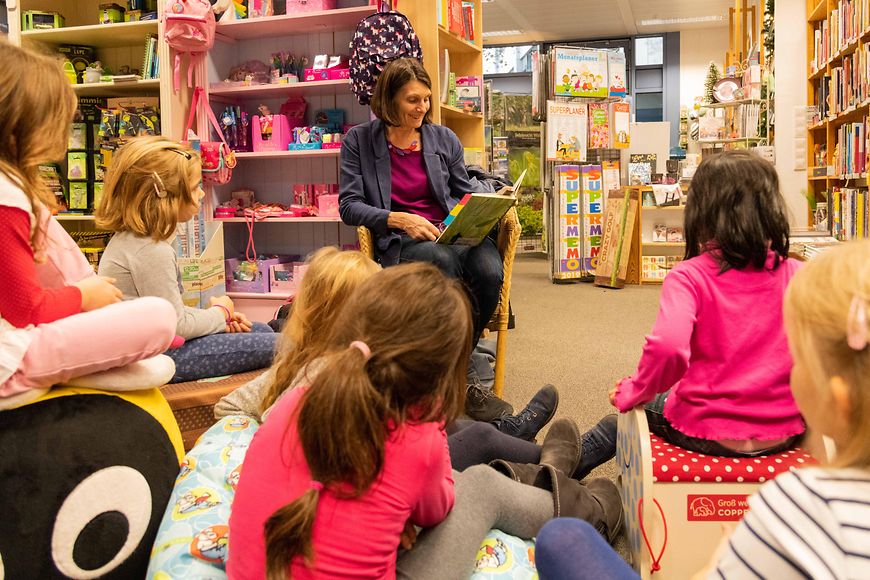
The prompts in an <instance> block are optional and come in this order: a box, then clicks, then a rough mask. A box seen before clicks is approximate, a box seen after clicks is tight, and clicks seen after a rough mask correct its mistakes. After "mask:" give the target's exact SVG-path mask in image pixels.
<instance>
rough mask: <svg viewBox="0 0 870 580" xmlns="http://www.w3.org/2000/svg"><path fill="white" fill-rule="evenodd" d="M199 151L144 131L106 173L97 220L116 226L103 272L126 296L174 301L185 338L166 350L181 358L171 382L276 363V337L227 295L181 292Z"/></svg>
mask: <svg viewBox="0 0 870 580" xmlns="http://www.w3.org/2000/svg"><path fill="white" fill-rule="evenodd" d="M200 182H201V166H200V161H199V157H198V156H197V155H196V154H195V153H194V152H193V151H190V150H189V149H187V148H185V147H183V146H182V145H180V144H179V143H176V142H174V141H170V140H169V139H165V138H163V137H141V138H138V139H133V140H131V141H130V142H129V143H127V144H126V145H124V146H123V147H122V148H121V149H120V150H119V151H118V152H117V153H116V154H115V156H114V158H113V160H112V164H111V166H110V167H109V170H108V171H107V173H106V181H105V186H104V190H103V191H104V193H103V199H102V200H101V202H100V205H99V207H98V208H97V212H96V214H97V226H98V227H101V228H104V229H107V230H111V231H114V232H116V233H115V236H114V237H113V238H112V240H111V241H110V242H109V244H108V246H107V247H106V251H105V252H104V254H103V257H102V259H101V260H100V267H99V272H100V275H102V276H110V277H112V278H115V279H116V280H117V286H118V288H120V289H121V291H122V292H123V294H124V298H125V299H132V298H138V297H141V296H159V297H161V298H165V299H166V300H168V301H169V302H171V303H172V305H173V306H174V307H175V312H176V314H177V316H178V323H177V326H176V334H178V335H179V336H181V337H183V338H184V339H185V340H186V342H185V344H184V345H183V346H181V347H180V348H177V349H173V350H170V351H167V352H166V354H167V355H169V356H170V357H172V358H173V360H175V366H176V373H175V376H174V377H173V379H172V382H181V381H192V380H197V379H201V378H207V377H215V376H222V375H228V374H233V373H241V372H245V371H250V370H255V369H259V368H265V367H268V366H269V365H270V364H271V363H272V358H273V356H274V352H275V343H276V341H277V338H278V336H277V335H276V334H274V333H272V330H271V329H270V328H269V327H268V326H267V325H265V324H252V323H251V322H250V321H249V320H248V319H247V318H246V317H245V316H244V315H243V314H242V313H240V312H235V309H234V306H233V301H232V300H231V299H230V298H228V297H227V296H220V297H213V298H212V299H211V303H212V306H211V307H210V308H205V309H203V308H192V307H190V306H186V305H185V304H184V303H183V302H182V299H181V286H180V281H179V275H178V267H177V264H176V260H175V258H176V256H175V251H174V250H173V248H172V246H171V245H170V243H169V242H170V241H171V240H172V238H174V237H175V231H176V227H177V225H178V224H179V223H180V222H185V221H187V220H189V219H191V218H192V217H193V216H194V215H196V213H197V212H198V211H199V202H200V200H201V199H202V196H203V192H202V188H201V187H200Z"/></svg>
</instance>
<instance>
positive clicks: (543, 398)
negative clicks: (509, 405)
mask: <svg viewBox="0 0 870 580" xmlns="http://www.w3.org/2000/svg"><path fill="white" fill-rule="evenodd" d="M558 406H559V391H557V390H556V387H554V386H553V385H544V386H543V387H542V388H541V390H539V391H538V392H537V393H535V396H534V397H532V399H531V400H530V401H529V403H528V404H527V405H526V406H525V408H524V409H523V410H522V411H520V412H519V413H517V414H516V415H508V416H505V417H502V418H500V419H498V420H496V421H492V424H493V425H495V426H496V428H497V429H498V430H499V431H501V432H502V433H506V434H508V435H511V436H513V437H517V438H519V439H525V440H526V441H534V440H535V436H536V435H537V434H538V431H540V430H541V429H543V428H544V425H546V424H547V423H549V422H550V419H552V418H553V415H555V414H556V408H557V407H558Z"/></svg>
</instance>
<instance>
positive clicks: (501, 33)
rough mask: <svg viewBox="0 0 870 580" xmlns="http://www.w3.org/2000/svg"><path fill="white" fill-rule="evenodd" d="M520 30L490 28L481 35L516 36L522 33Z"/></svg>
mask: <svg viewBox="0 0 870 580" xmlns="http://www.w3.org/2000/svg"><path fill="white" fill-rule="evenodd" d="M522 33H523V31H522V30H490V31H487V32H484V33H483V36H485V37H486V36H516V35H517V34H522Z"/></svg>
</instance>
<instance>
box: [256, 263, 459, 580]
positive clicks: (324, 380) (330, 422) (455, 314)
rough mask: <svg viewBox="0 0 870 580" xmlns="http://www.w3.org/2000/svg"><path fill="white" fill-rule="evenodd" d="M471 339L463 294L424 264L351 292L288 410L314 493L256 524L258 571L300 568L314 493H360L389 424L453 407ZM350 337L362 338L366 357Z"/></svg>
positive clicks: (437, 417)
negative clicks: (260, 539) (261, 566)
mask: <svg viewBox="0 0 870 580" xmlns="http://www.w3.org/2000/svg"><path fill="white" fill-rule="evenodd" d="M471 338H472V324H471V307H470V305H469V302H468V299H467V298H466V296H465V292H464V291H463V290H462V288H461V287H460V286H459V284H458V283H457V282H456V281H454V280H450V279H448V278H446V277H445V276H444V275H443V274H442V273H441V272H440V271H439V270H438V269H437V268H436V267H435V266H432V265H431V264H425V263H415V264H405V265H399V266H394V267H391V268H387V269H386V270H383V271H381V272H378V273H377V274H374V275H373V276H372V277H371V278H369V279H368V280H367V281H366V282H364V283H363V284H362V285H360V287H359V288H358V290H357V291H356V292H354V294H353V296H351V298H350V299H349V300H348V301H347V302H346V303H345V305H344V307H343V308H342V309H341V312H340V314H339V315H338V317H337V319H336V321H335V324H333V327H332V330H331V332H330V336H329V340H328V341H327V342H326V344H325V346H324V347H323V349H322V352H321V353H320V354H321V355H322V361H323V364H322V366H321V367H320V368H321V370H320V371H319V372H318V374H317V376H316V377H315V378H314V380H313V381H312V382H311V385H310V386H309V388H308V390H307V391H306V393H305V394H304V395H303V396H302V399H301V402H300V405H299V408H298V410H297V413H298V415H297V417H296V418H297V430H298V433H299V441H300V443H301V445H302V450H303V452H304V453H305V460H306V461H307V463H308V468H309V470H310V472H311V478H312V479H313V480H314V481H318V482H320V483H322V484H323V486H324V490H323V491H320V492H318V491H316V490H314V489H311V490H308V491H306V492H305V493H304V494H302V496H301V497H299V498H298V499H297V500H296V501H294V502H292V503H290V504H288V505H286V506H284V507H282V508H280V509H279V510H277V511H276V512H275V513H273V514H272V516H271V517H270V518H269V519H268V520H267V521H266V525H265V530H264V532H265V539H266V575H267V578H269V579H270V580H273V579H279V578H280V579H284V578H286V577H287V576H288V574H289V566H290V563H291V562H292V560H293V558H295V557H296V556H303V557H304V558H305V560H306V563H308V564H309V565H310V563H311V561H312V559H313V557H314V550H313V545H312V539H311V534H312V530H313V526H314V517H315V514H316V511H317V502H318V498H319V494H320V493H325V492H326V491H327V490H328V491H329V492H330V493H335V494H339V495H341V496H342V497H358V496H360V495H362V493H364V492H365V491H366V490H367V489H368V488H369V486H370V485H371V484H372V482H374V480H375V478H376V477H377V476H378V474H379V473H380V471H381V468H382V467H383V462H384V446H385V442H386V439H387V437H388V434H389V431H390V430H391V429H395V428H397V427H398V426H399V425H401V424H402V423H404V422H406V421H412V422H416V423H423V422H429V421H443V422H448V421H451V420H453V419H454V418H455V417H456V416H457V415H458V414H459V411H460V409H461V408H462V404H463V401H464V391H465V374H466V366H467V364H468V357H469V356H470V353H471ZM353 341H363V342H365V343H366V344H367V345H368V347H369V348H370V349H371V357H370V358H366V356H365V355H364V354H363V353H362V352H361V351H360V350H359V349H358V348H356V347H352V346H350V343H351V342H353Z"/></svg>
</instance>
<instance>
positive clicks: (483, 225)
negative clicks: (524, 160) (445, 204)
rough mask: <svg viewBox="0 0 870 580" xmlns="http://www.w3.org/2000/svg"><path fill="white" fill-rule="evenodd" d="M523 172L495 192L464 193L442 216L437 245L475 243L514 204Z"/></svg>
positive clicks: (483, 236)
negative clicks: (450, 209)
mask: <svg viewBox="0 0 870 580" xmlns="http://www.w3.org/2000/svg"><path fill="white" fill-rule="evenodd" d="M525 176H526V172H525V171H523V172H522V173H521V174H520V176H519V177H518V178H517V181H516V183H514V184H513V185H512V186H505V187H502V188H501V189H499V190H498V191H497V192H495V193H467V194H465V197H463V198H462V199H461V200H460V201H459V203H457V204H456V206H455V207H454V208H453V210H452V211H451V212H450V215H448V216H447V217H446V218H445V219H444V230H443V231H442V232H441V235H440V236H438V239H437V240H435V241H436V242H437V243H439V244H457V245H461V246H476V245H478V244H479V243H480V242H482V241H483V238H485V237H486V235H487V234H488V233H489V232H490V230H492V228H493V227H494V226H495V224H496V223H498V221H499V220H500V219H501V218H502V217H504V214H506V213H507V212H508V210H509V209H510V208H512V207H513V206H514V205H515V204H516V203H517V196H516V193H517V192H518V191H519V189H520V187H521V186H522V184H523V179H524V178H525Z"/></svg>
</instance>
